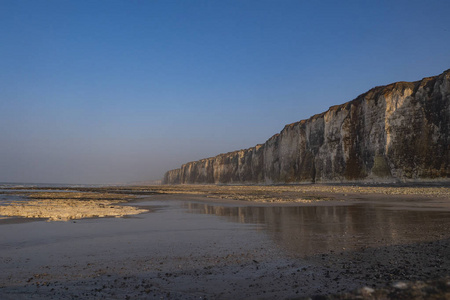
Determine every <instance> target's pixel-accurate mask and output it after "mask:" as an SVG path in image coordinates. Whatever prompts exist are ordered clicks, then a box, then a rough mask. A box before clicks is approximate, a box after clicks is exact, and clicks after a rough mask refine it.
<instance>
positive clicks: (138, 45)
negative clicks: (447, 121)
mask: <svg viewBox="0 0 450 300" xmlns="http://www.w3.org/2000/svg"><path fill="white" fill-rule="evenodd" d="M449 11H450V2H449V1H445V0H440V1H428V2H427V3H426V9H424V3H423V2H422V1H377V2H371V1H356V0H355V1H345V2H335V1H318V2H311V1H288V0H287V1H264V0H263V1H252V0H249V1H200V0H193V1H181V0H179V1H56V0H49V1H31V0H29V1H28V0H24V1H21V0H19V1H17V0H5V1H1V2H0V32H1V36H2V43H1V44H0V55H1V57H2V61H1V69H0V76H1V79H0V145H1V147H0V182H26V183H56V184H58V183H63V184H106V183H127V182H136V181H151V180H158V179H161V178H162V177H163V175H164V172H165V171H167V170H170V169H175V168H178V167H180V166H181V164H183V163H186V162H189V161H194V160H198V159H201V158H206V157H211V156H215V155H217V154H220V153H226V152H230V151H234V150H238V149H245V148H249V147H253V146H254V145H256V144H260V143H264V142H265V141H266V140H267V139H268V138H270V137H271V136H272V135H274V134H275V133H278V132H280V131H281V130H282V129H283V127H284V125H286V124H289V123H293V122H296V121H299V120H302V119H306V118H309V117H310V116H312V115H314V114H317V113H321V112H323V111H326V110H327V109H328V108H329V107H330V106H333V105H337V104H342V103H344V102H347V101H350V100H352V99H354V98H356V97H357V96H358V95H360V94H361V93H364V92H366V91H368V90H369V89H371V88H373V87H375V86H380V85H386V84H389V83H392V82H396V81H416V80H420V79H422V78H423V77H428V76H434V75H438V74H440V73H442V72H443V71H444V70H446V69H449V68H450V55H449V54H448V49H450V30H449V28H450V18H448V12H449Z"/></svg>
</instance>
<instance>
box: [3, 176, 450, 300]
mask: <svg viewBox="0 0 450 300" xmlns="http://www.w3.org/2000/svg"><path fill="white" fill-rule="evenodd" d="M0 196H1V197H2V198H1V199H2V203H1V205H0V207H6V206H17V205H23V206H26V203H27V202H29V203H32V205H31V206H34V207H40V206H46V207H50V206H53V205H54V204H55V203H57V205H56V206H57V207H61V206H63V205H60V204H62V203H63V202H64V201H67V200H70V201H69V202H68V203H70V205H67V209H68V210H71V209H73V210H74V211H75V210H76V209H77V206H78V207H83V206H85V205H86V203H91V202H92V203H94V204H96V203H97V204H99V205H97V206H96V207H97V208H98V209H101V208H108V207H109V206H113V207H116V206H118V207H124V208H125V209H126V210H127V211H128V209H130V210H129V211H130V212H133V213H130V214H122V215H121V217H119V218H117V216H116V217H114V215H110V216H108V215H107V214H104V213H102V212H95V213H92V214H90V215H78V216H76V215H75V217H69V218H57V217H55V216H53V217H52V216H51V215H45V216H44V215H40V217H36V218H25V217H24V216H23V215H15V216H14V215H8V216H5V215H3V216H2V217H3V219H0V235H1V240H0V267H1V269H2V272H1V274H0V298H2V299H30V298H31V299H52V298H53V299H73V298H81V299H101V298H105V299H127V298H128V299H231V298H238V299H274V298H277V299H308V298H313V299H314V298H317V299H319V298H320V299H327V298H328V299H352V298H357V297H360V298H361V297H362V298H364V299H397V298H402V297H403V298H404V299H448V298H449V295H450V294H449V293H450V279H449V277H448V276H449V275H450V188H449V187H446V186H420V187H414V186H351V185H347V186H343V185H292V186H188V185H180V186H134V187H130V186H121V187H96V188H92V187H89V188H83V187H77V188H70V187H67V188H65V189H64V190H62V189H61V188H58V189H56V188H55V189H51V188H50V189H48V188H42V189H40V188H33V189H32V190H29V188H23V189H22V190H21V189H17V188H15V189H4V190H2V191H1V192H0ZM44 200H45V201H47V202H42V201H44ZM36 201H41V202H39V203H37V202H36ZM102 201H111V202H108V204H106V205H105V203H104V202H102ZM50 204H51V205H50ZM100 204H101V205H100ZM40 209H42V207H40ZM46 211H50V214H51V211H52V210H51V209H50V210H48V209H47V210H46ZM93 212H94V211H93ZM59 214H61V212H59ZM30 215H31V213H30ZM71 216H73V214H72V215H71ZM55 220H59V221H55Z"/></svg>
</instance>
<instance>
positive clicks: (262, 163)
mask: <svg viewBox="0 0 450 300" xmlns="http://www.w3.org/2000/svg"><path fill="white" fill-rule="evenodd" d="M449 132H450V70H447V71H445V72H444V73H443V74H441V75H439V76H435V77H429V78H424V79H422V80H421V81H417V82H397V83H393V84H390V85H387V86H382V87H376V88H373V89H371V90H370V91H368V92H367V93H365V94H362V95H360V96H359V97H357V98H356V99H354V100H353V101H350V102H347V103H345V104H342V105H337V106H332V107H330V109H329V110H328V111H326V112H324V113H321V114H318V115H315V116H313V117H311V118H309V119H307V120H302V121H300V122H297V123H293V124H289V125H286V126H285V127H284V129H283V130H282V131H281V132H280V133H279V134H276V135H274V136H273V137H271V138H270V139H269V140H267V141H266V142H265V143H264V144H262V145H257V146H255V147H253V148H250V149H245V150H239V151H235V152H230V153H226V154H220V155H218V156H216V157H211V158H206V159H202V160H199V161H194V162H189V163H186V164H184V165H182V166H181V168H180V169H175V170H171V171H168V172H167V173H166V174H165V176H164V180H163V183H166V184H178V183H183V184H188V183H267V184H270V183H296V182H344V181H360V180H375V181H379V180H380V179H382V180H389V179H391V180H408V179H411V180H430V179H448V178H449V177H450V167H449V162H450V138H449Z"/></svg>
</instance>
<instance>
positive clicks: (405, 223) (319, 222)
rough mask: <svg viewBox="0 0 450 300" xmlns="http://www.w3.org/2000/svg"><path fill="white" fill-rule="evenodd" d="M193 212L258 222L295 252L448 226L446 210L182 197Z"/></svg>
mask: <svg viewBox="0 0 450 300" xmlns="http://www.w3.org/2000/svg"><path fill="white" fill-rule="evenodd" d="M185 206H186V207H185V208H186V209H188V211H190V212H193V213H201V214H211V215H217V216H222V217H226V218H227V219H228V220H230V221H233V222H239V223H252V224H264V225H265V228H266V230H267V232H268V233H269V234H270V235H271V236H272V238H273V239H274V240H275V242H277V243H278V244H279V245H280V246H282V247H283V248H285V249H286V250H288V251H289V252H291V253H295V254H297V255H302V256H303V255H311V254H317V253H325V252H329V251H330V250H333V251H342V250H353V249H359V248H361V247H366V246H371V245H378V246H380V245H391V244H404V243H413V242H419V241H429V240H437V239H440V238H443V236H444V234H446V233H447V232H450V230H449V229H450V213H449V212H436V211H411V210H391V209H386V208H383V207H380V206H377V205H353V206H315V207H312V206H304V207H288V206H285V207H274V206H269V207H255V206H248V207H233V206H216V205H208V204H201V203H186V204H185Z"/></svg>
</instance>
